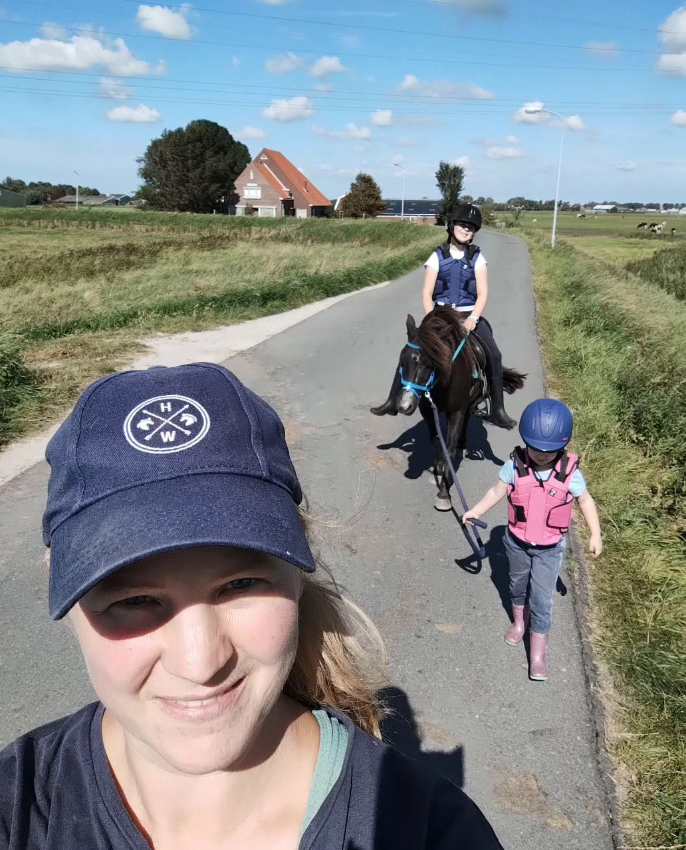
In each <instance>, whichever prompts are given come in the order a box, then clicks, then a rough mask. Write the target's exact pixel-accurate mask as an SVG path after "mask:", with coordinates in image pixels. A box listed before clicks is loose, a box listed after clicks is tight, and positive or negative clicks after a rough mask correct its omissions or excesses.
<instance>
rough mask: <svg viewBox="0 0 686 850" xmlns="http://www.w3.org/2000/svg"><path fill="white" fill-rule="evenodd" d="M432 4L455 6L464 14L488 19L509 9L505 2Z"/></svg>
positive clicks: (453, 0)
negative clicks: (482, 16)
mask: <svg viewBox="0 0 686 850" xmlns="http://www.w3.org/2000/svg"><path fill="white" fill-rule="evenodd" d="M432 2H434V3H443V4H444V5H446V6H455V8H456V9H460V11H462V12H467V13H469V14H472V15H484V16H487V17H494V16H497V15H502V14H504V13H505V11H506V9H507V4H506V2H505V0H432Z"/></svg>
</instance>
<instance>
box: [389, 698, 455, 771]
mask: <svg viewBox="0 0 686 850" xmlns="http://www.w3.org/2000/svg"><path fill="white" fill-rule="evenodd" d="M381 698H382V699H383V701H384V703H385V704H386V706H387V707H388V715H387V717H385V718H384V720H383V721H382V723H381V735H382V737H383V740H384V741H385V742H386V743H387V744H390V745H391V746H392V747H394V748H395V749H396V750H399V751H400V752H401V753H403V754H404V755H406V756H409V758H411V759H414V760H415V761H418V762H419V763H420V764H423V765H424V766H425V767H428V768H430V769H431V770H433V771H435V772H437V773H440V774H441V775H442V776H445V777H446V779H449V780H450V781H451V782H452V783H453V784H455V785H457V786H458V787H459V788H462V787H463V785H464V756H463V747H461V746H457V747H454V748H453V749H452V750H451V751H450V752H442V751H440V750H434V751H428V752H427V751H425V750H423V749H422V732H421V730H420V727H419V724H418V723H417V718H416V716H415V713H414V711H413V709H412V706H411V705H410V700H409V698H408V696H407V694H406V693H405V691H403V690H402V688H398V687H396V686H394V685H391V686H390V687H388V688H384V690H383V691H382V692H381ZM445 734H446V737H449V733H448V732H446V733H445Z"/></svg>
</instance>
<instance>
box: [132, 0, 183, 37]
mask: <svg viewBox="0 0 686 850" xmlns="http://www.w3.org/2000/svg"><path fill="white" fill-rule="evenodd" d="M190 8H191V7H190V5H189V4H188V3H184V4H183V5H182V6H180V7H179V9H178V11H174V10H173V9H171V8H169V6H139V7H138V12H137V13H136V19H137V21H138V23H139V24H140V26H141V29H144V30H148V31H149V32H156V33H159V35H163V36H165V38H175V39H178V40H180V41H188V40H189V39H190V38H191V37H192V35H193V30H192V29H191V26H190V24H189V23H188V21H187V20H186V16H187V15H188V13H189V12H190Z"/></svg>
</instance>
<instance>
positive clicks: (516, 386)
mask: <svg viewBox="0 0 686 850" xmlns="http://www.w3.org/2000/svg"><path fill="white" fill-rule="evenodd" d="M525 380H526V375H524V374H522V373H521V372H518V371H517V370H516V369H508V368H507V366H505V367H503V389H504V390H505V392H506V393H509V394H510V395H512V393H513V392H515V390H521V388H522V387H523V386H524V381H525Z"/></svg>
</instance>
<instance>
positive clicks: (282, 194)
mask: <svg viewBox="0 0 686 850" xmlns="http://www.w3.org/2000/svg"><path fill="white" fill-rule="evenodd" d="M251 167H252V168H256V169H257V170H258V171H259V172H260V174H261V175H262V176H263V177H264V179H265V180H266V181H267V183H269V185H270V186H271V187H272V189H273V190H274V191H275V192H276V194H277V195H278V196H279V198H281V200H284V198H287V197H288V191H287V190H286V189H284V188H283V186H282V185H281V183H279V181H278V180H277V179H276V177H275V176H274V175H273V174H272V173H271V171H270V170H269V169H268V168H265V167H264V164H263V163H261V162H257V161H255V162H253V163H252V166H251Z"/></svg>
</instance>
